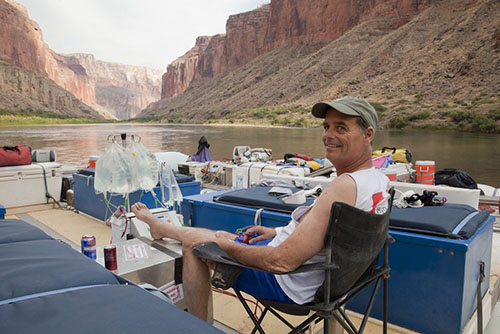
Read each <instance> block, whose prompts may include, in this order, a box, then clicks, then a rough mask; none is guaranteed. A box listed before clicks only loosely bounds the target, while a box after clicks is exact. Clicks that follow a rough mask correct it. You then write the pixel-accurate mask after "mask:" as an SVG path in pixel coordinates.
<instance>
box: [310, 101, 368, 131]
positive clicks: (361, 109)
mask: <svg viewBox="0 0 500 334" xmlns="http://www.w3.org/2000/svg"><path fill="white" fill-rule="evenodd" d="M329 108H333V109H335V110H337V111H339V112H341V113H343V114H346V115H351V116H359V117H361V118H362V119H363V120H364V121H365V122H366V124H368V125H369V126H371V127H372V128H373V129H374V130H376V129H377V122H378V115H377V111H376V110H375V108H373V106H372V105H371V104H370V103H368V102H367V101H366V100H363V99H359V98H356V97H352V96H345V97H342V98H340V99H336V100H332V101H324V102H318V103H316V104H315V105H314V106H313V107H312V114H313V115H314V116H315V117H318V118H325V117H326V112H327V111H328V109H329Z"/></svg>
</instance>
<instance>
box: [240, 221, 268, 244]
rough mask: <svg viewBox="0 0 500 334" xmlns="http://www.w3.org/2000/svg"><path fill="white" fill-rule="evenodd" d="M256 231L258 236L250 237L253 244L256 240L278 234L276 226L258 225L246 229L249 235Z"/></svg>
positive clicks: (266, 238) (250, 242)
mask: <svg viewBox="0 0 500 334" xmlns="http://www.w3.org/2000/svg"><path fill="white" fill-rule="evenodd" d="M254 233H257V234H258V236H256V237H255V238H252V239H250V241H249V242H248V243H249V244H253V243H254V242H257V241H261V240H268V239H271V238H274V237H275V236H276V230H275V229H274V228H270V227H264V226H258V225H256V226H253V227H250V228H249V229H248V230H246V231H245V234H246V235H248V236H251V235H253V234H254Z"/></svg>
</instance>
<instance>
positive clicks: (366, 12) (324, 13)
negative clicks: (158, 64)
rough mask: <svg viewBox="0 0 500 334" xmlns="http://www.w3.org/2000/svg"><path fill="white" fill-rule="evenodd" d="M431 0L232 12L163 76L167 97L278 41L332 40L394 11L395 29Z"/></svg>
mask: <svg viewBox="0 0 500 334" xmlns="http://www.w3.org/2000/svg"><path fill="white" fill-rule="evenodd" d="M430 3H431V0H390V1H388V0H372V1H366V0H349V1H346V0H315V1H296V0H272V1H271V2H270V3H269V4H266V5H263V6H261V7H259V8H257V9H255V10H253V11H249V12H246V13H241V14H237V15H232V16H230V17H229V19H228V20H227V23H226V34H225V35H216V36H213V37H207V36H204V37H200V38H199V39H197V41H196V45H195V46H194V47H193V49H191V50H189V51H188V52H187V53H186V54H185V55H183V56H181V57H179V58H178V59H176V60H175V61H174V62H173V63H172V64H170V65H169V66H168V68H167V72H166V73H165V74H164V75H163V79H162V98H166V97H170V96H175V95H178V94H180V93H183V92H184V91H186V89H187V88H188V87H189V86H190V85H191V84H193V83H196V82H199V81H200V79H204V78H211V77H214V76H216V75H218V74H219V73H221V72H223V71H226V70H235V69H236V68H239V67H240V66H242V65H245V64H247V63H248V62H249V61H251V60H252V59H255V58H256V57H258V56H259V55H262V54H264V53H266V52H269V51H271V50H273V49H276V48H278V47H283V46H289V45H295V44H297V43H302V42H304V43H315V42H329V41H333V40H335V39H337V38H339V37H340V36H342V35H343V34H344V33H345V32H347V31H349V30H350V29H352V28H353V27H355V26H356V25H358V24H360V23H362V22H365V21H367V20H370V19H373V18H380V17H389V18H391V20H388V21H387V26H386V29H388V30H390V29H395V28H397V27H399V26H401V25H403V24H404V23H406V22H408V21H409V20H410V18H411V17H413V16H414V15H415V14H417V13H419V12H421V11H422V10H424V9H426V8H427V7H428V6H429V5H430ZM212 41H213V42H212Z"/></svg>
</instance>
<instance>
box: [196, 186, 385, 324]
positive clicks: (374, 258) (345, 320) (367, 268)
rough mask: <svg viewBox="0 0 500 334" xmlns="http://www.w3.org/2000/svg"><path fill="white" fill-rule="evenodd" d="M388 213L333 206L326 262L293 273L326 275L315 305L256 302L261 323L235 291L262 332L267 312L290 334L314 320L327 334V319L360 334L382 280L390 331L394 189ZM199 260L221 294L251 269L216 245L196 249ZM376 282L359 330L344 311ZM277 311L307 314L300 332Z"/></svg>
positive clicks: (342, 205) (201, 246)
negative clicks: (210, 269) (209, 264)
mask: <svg viewBox="0 0 500 334" xmlns="http://www.w3.org/2000/svg"><path fill="white" fill-rule="evenodd" d="M390 195H391V197H390V200H389V209H388V210H387V212H385V213H384V214H383V215H377V214H371V213H367V212H365V211H363V210H360V209H357V208H355V207H352V206H350V205H347V204H345V203H341V202H335V203H333V204H332V208H331V212H330V219H329V225H328V229H327V233H326V236H325V250H326V259H325V262H324V263H315V264H308V265H302V266H300V267H299V268H298V269H296V270H294V271H293V272H291V273H299V272H306V271H312V270H325V281H324V283H323V285H322V286H321V287H320V288H319V289H318V290H317V291H316V295H315V299H314V301H313V302H310V303H307V304H304V305H297V304H284V303H277V302H272V301H267V300H262V299H258V301H259V302H261V303H262V304H263V305H264V306H265V309H264V311H263V312H262V314H261V316H260V317H259V318H258V319H257V318H256V317H255V316H254V314H253V313H252V310H251V309H250V307H249V306H248V304H247V303H246V301H245V300H244V298H243V296H242V295H241V292H240V291H236V294H237V296H238V298H239V299H240V301H241V303H242V304H243V306H244V308H245V310H246V311H247V313H248V315H249V316H250V318H251V319H252V321H253V323H254V325H255V328H254V330H253V331H252V333H255V331H256V330H258V331H259V332H260V333H264V330H263V329H262V327H261V325H260V324H261V322H262V320H263V318H264V316H265V315H266V313H267V312H268V311H269V312H271V313H273V314H274V315H275V316H276V317H278V318H279V319H280V320H281V321H283V322H284V323H285V324H286V325H287V326H288V327H290V328H291V329H292V331H291V332H290V333H300V332H301V331H302V330H303V329H304V328H305V327H306V326H308V325H309V324H310V323H311V322H313V321H316V322H317V321H319V320H321V319H323V320H324V333H328V328H329V320H332V318H333V320H336V321H337V322H338V323H339V324H340V325H341V326H342V327H343V328H344V329H345V330H346V331H347V332H348V333H362V332H363V330H364V328H365V325H366V322H367V320H368V317H369V314H370V311H371V309H372V307H373V304H374V301H375V296H376V294H377V291H378V288H379V286H380V283H381V281H382V280H383V281H384V284H383V289H384V294H383V303H384V304H383V331H384V333H386V332H387V289H388V287H387V280H388V278H389V272H390V268H389V263H388V243H390V242H391V241H392V238H391V237H390V236H389V234H388V226H389V215H390V211H391V208H392V199H393V196H394V190H393V189H392V188H391V190H390ZM382 247H384V252H383V254H384V259H383V261H382V264H380V263H379V262H380V261H378V255H379V253H380V250H381V249H382ZM193 253H194V254H195V255H197V256H199V257H201V258H204V259H208V260H211V261H213V262H215V270H214V273H213V276H212V285H213V286H215V287H218V288H221V289H228V288H229V287H231V286H232V284H233V283H234V281H235V280H236V278H237V277H238V275H239V274H240V272H241V271H242V270H243V269H244V268H249V267H247V266H245V265H243V264H241V263H239V262H237V261H235V260H234V259H232V258H231V257H230V256H229V255H228V254H227V253H226V252H224V251H223V250H222V249H221V248H220V247H219V246H218V245H217V244H216V243H214V242H210V243H206V244H202V245H200V246H198V247H196V248H195V249H194V250H193ZM373 282H375V284H374V287H373V290H372V293H371V296H370V299H369V301H368V305H367V306H366V311H365V314H364V317H363V320H362V322H361V324H360V326H359V328H356V327H355V326H354V324H353V323H352V321H351V320H350V319H349V317H348V316H347V314H346V312H345V311H344V305H345V304H346V303H347V302H348V301H349V300H351V299H352V298H353V297H354V296H356V295H357V294H358V293H359V292H361V291H362V290H363V289H365V288H367V287H369V286H371V285H372V283H373ZM276 310H278V311H281V312H284V313H287V314H293V315H309V314H310V313H311V312H310V311H314V312H313V313H312V314H311V315H310V316H309V317H308V318H307V319H306V320H305V321H303V322H302V323H301V324H300V325H298V326H297V327H294V326H293V325H291V324H290V323H289V322H288V321H286V319H284V318H283V317H282V316H281V315H280V314H279V313H277V312H276Z"/></svg>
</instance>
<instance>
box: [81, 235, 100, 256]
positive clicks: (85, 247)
mask: <svg viewBox="0 0 500 334" xmlns="http://www.w3.org/2000/svg"><path fill="white" fill-rule="evenodd" d="M95 244H96V242H95V237H94V236H93V235H92V234H87V235H84V236H83V237H82V253H83V254H85V255H87V256H88V257H90V258H91V259H93V260H95V259H96V258H97V252H96V246H95Z"/></svg>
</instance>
